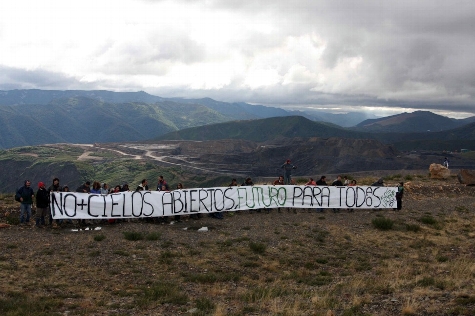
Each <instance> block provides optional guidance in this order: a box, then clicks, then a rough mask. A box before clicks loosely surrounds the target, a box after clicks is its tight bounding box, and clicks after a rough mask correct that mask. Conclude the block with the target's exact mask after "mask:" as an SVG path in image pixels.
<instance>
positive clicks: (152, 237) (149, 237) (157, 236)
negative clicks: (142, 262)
mask: <svg viewBox="0 0 475 316" xmlns="http://www.w3.org/2000/svg"><path fill="white" fill-rule="evenodd" d="M160 236H161V234H160V233H157V232H153V233H148V234H147V235H146V236H145V238H146V239H147V240H159V239H160Z"/></svg>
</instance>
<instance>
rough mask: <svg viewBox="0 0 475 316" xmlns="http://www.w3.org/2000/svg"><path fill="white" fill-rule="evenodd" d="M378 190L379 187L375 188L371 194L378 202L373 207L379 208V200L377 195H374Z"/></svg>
mask: <svg viewBox="0 0 475 316" xmlns="http://www.w3.org/2000/svg"><path fill="white" fill-rule="evenodd" d="M379 188H380V187H376V188H375V189H374V190H373V192H372V194H373V196H374V197H375V198H376V199H378V202H379V203H378V205H375V206H374V207H379V206H380V205H381V199H380V198H379V196H378V195H376V194H375V193H376V191H377V190H378V189H379Z"/></svg>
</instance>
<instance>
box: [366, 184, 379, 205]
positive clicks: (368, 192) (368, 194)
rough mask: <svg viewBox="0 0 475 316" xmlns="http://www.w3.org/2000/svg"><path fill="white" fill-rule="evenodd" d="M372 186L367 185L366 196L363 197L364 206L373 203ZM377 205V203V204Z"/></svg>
mask: <svg viewBox="0 0 475 316" xmlns="http://www.w3.org/2000/svg"><path fill="white" fill-rule="evenodd" d="M372 196H373V188H371V187H367V188H366V198H365V204H366V206H372V205H373V198H372ZM378 206H379V205H378Z"/></svg>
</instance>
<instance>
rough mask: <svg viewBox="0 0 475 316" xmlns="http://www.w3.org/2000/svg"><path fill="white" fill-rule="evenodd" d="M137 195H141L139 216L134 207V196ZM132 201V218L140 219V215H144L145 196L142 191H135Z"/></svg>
mask: <svg viewBox="0 0 475 316" xmlns="http://www.w3.org/2000/svg"><path fill="white" fill-rule="evenodd" d="M135 194H138V195H140V213H139V214H138V215H137V214H135V206H134V205H135V204H134V195H135ZM131 199H132V201H131V203H130V204H131V207H132V216H133V217H140V215H142V211H143V196H142V192H140V191H134V192H133V193H132V196H131Z"/></svg>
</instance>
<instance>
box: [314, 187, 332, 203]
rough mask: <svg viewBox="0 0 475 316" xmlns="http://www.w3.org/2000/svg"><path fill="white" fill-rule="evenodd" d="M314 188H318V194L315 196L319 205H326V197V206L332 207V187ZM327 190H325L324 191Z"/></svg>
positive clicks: (316, 188) (315, 188)
mask: <svg viewBox="0 0 475 316" xmlns="http://www.w3.org/2000/svg"><path fill="white" fill-rule="evenodd" d="M314 190H318V193H317V194H314V195H313V196H314V197H315V202H317V205H318V206H324V205H323V203H324V201H323V199H324V198H326V204H327V205H326V206H327V207H330V188H329V187H322V186H320V187H319V186H316V187H314ZM324 191H325V192H324Z"/></svg>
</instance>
